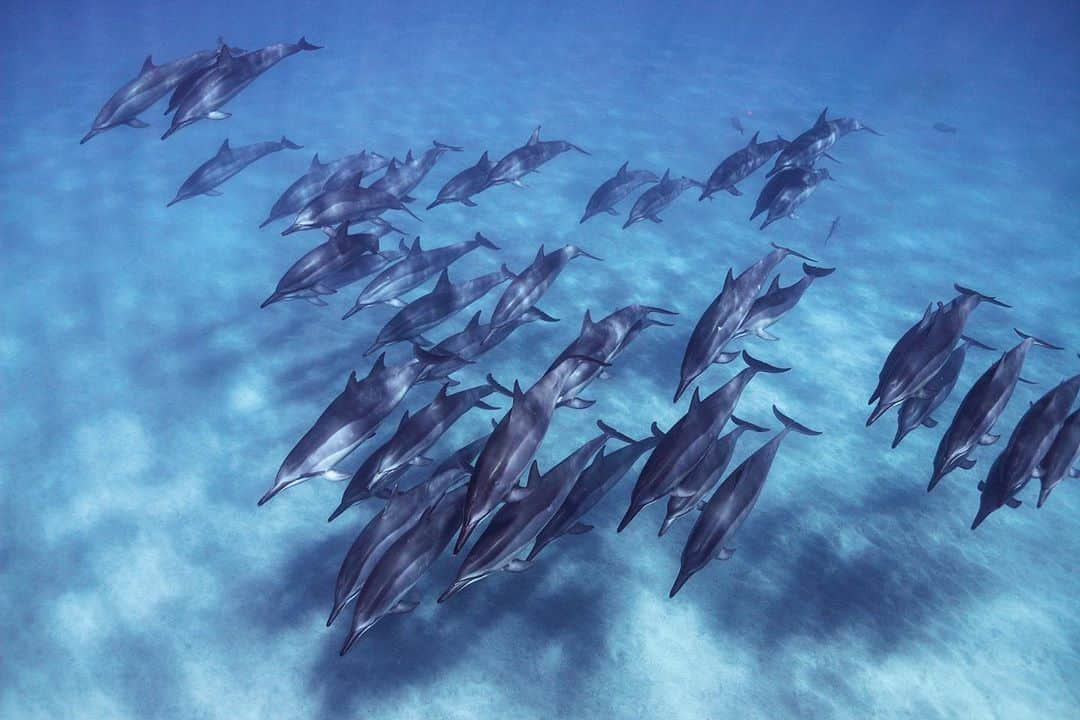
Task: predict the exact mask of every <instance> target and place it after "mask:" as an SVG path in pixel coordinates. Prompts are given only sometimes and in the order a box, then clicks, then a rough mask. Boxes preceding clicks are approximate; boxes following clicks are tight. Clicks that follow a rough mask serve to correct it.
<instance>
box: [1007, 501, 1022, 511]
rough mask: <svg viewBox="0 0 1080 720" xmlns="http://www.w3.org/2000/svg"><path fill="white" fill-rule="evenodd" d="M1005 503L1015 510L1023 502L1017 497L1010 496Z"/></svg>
mask: <svg viewBox="0 0 1080 720" xmlns="http://www.w3.org/2000/svg"><path fill="white" fill-rule="evenodd" d="M1005 504H1006V505H1008V506H1009V507H1011V508H1012V509H1013V510H1015V509H1016V508H1018V507H1020V506H1021V505H1022V504H1023V503H1021V502H1020V501H1019V500H1017V499H1016V498H1009V499H1007V500H1006V501H1005Z"/></svg>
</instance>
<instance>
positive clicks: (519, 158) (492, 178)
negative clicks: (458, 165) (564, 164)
mask: <svg viewBox="0 0 1080 720" xmlns="http://www.w3.org/2000/svg"><path fill="white" fill-rule="evenodd" d="M569 150H577V151H578V152H579V153H582V154H583V155H590V154H591V153H589V152H586V151H585V150H582V149H581V148H579V147H578V146H577V145H574V144H572V143H568V142H566V141H565V140H540V126H539V125H537V126H536V129H535V130H533V133H532V135H530V136H529V139H528V141H527V142H526V143H525V144H524V145H522V146H521V147H519V148H516V149H514V150H511V151H510V152H509V153H507V154H506V155H505V156H503V158H502V159H501V160H499V162H497V163H495V166H494V167H493V168H491V172H490V173H488V176H487V181H486V182H485V183H484V187H483V188H482V189H484V190H486V189H487V188H489V187H494V186H495V185H503V184H505V183H512V184H514V185H518V186H519V187H520V186H522V183H521V178H523V177H525V176H526V175H528V174H529V173H532V172H536V171H537V169H538V168H539V167H540V166H541V165H543V164H544V163H546V162H547V161H549V160H552V159H554V158H555V157H557V156H559V155H562V154H563V153H564V152H567V151H569Z"/></svg>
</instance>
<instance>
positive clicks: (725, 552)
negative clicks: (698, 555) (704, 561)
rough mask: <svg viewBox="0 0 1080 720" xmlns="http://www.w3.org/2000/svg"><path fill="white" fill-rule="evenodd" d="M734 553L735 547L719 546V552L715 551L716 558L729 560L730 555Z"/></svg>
mask: <svg viewBox="0 0 1080 720" xmlns="http://www.w3.org/2000/svg"><path fill="white" fill-rule="evenodd" d="M734 554H735V548H726V547H722V548H720V552H718V553H716V559H717V560H730V559H731V556H732V555H734Z"/></svg>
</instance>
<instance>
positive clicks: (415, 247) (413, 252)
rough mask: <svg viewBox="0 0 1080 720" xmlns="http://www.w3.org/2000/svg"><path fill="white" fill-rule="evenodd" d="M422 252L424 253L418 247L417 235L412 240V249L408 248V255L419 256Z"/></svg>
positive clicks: (418, 238) (418, 237)
mask: <svg viewBox="0 0 1080 720" xmlns="http://www.w3.org/2000/svg"><path fill="white" fill-rule="evenodd" d="M422 252H424V250H423V248H421V247H420V236H419V235H417V236H416V237H415V238H413V241H412V247H411V248H409V254H410V255H419V254H420V253H422Z"/></svg>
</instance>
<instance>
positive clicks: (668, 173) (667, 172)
mask: <svg viewBox="0 0 1080 720" xmlns="http://www.w3.org/2000/svg"><path fill="white" fill-rule="evenodd" d="M670 179H671V168H668V169H667V170H665V171H664V177H662V178H660V182H662V183H666V182H667V181H668V180H670Z"/></svg>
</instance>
